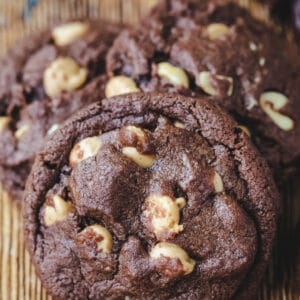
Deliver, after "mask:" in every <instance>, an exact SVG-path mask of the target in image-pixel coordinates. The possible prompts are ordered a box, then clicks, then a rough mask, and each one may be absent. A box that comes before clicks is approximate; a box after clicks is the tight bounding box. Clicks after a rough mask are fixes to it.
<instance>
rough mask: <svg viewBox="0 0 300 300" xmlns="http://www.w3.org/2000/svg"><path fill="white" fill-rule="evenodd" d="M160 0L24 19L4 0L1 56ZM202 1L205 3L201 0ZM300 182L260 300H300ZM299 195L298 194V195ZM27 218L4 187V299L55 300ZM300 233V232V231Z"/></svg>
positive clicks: (16, 2) (50, 0)
mask: <svg viewBox="0 0 300 300" xmlns="http://www.w3.org/2000/svg"><path fill="white" fill-rule="evenodd" d="M156 1H157V0H76V1H73V0H72V1H71V0H40V1H39V5H38V6H37V7H36V8H35V9H34V10H33V12H32V15H31V17H30V18H25V19H24V18H23V13H24V5H25V2H26V1H25V0H13V1H7V0H0V54H3V53H5V52H6V51H7V49H8V48H9V47H11V46H12V45H13V43H14V42H15V41H16V40H17V39H19V38H20V37H23V36H25V35H26V34H29V33H30V32H32V31H36V30H39V29H41V28H44V27H45V26H47V25H48V24H52V23H53V22H56V21H58V20H66V19H69V18H76V17H79V18H80V17H91V18H102V19H105V20H110V21H114V22H123V23H131V24H134V23H136V22H137V21H138V20H139V19H140V18H141V16H143V15H144V14H145V13H146V12H147V11H148V10H149V9H150V7H151V6H152V5H153V4H155V3H156ZM199 1H200V0H199ZM237 1H238V2H239V3H240V4H242V5H244V6H246V7H249V8H250V10H251V11H252V12H253V13H254V15H256V16H257V17H259V18H261V19H264V20H268V12H267V10H266V9H265V8H262V7H261V6H259V5H258V4H257V3H256V2H254V1H250V0H237ZM299 183H300V178H295V180H294V181H293V182H291V183H290V184H289V185H288V186H287V188H286V191H287V192H286V197H285V199H284V202H285V203H284V207H285V210H284V212H283V218H282V221H281V224H280V230H279V236H278V242H277V245H276V247H275V250H274V255H273V260H272V262H271V264H270V267H269V269H268V272H267V274H266V278H265V281H264V284H263V287H262V289H261V293H260V299H264V300H269V299H271V300H281V299H282V300H294V299H295V300H296V299H298V300H300V295H296V294H295V292H294V291H293V290H294V289H293V286H294V280H293V268H294V264H293V263H294V258H293V255H294V240H295V236H296V233H295V232H294V231H293V230H294V228H295V223H296V219H297V218H298V216H300V187H299ZM297 195H299V196H297ZM21 221H22V214H21V211H20V209H19V207H17V205H16V204H15V203H14V202H13V201H11V199H9V197H8V196H7V195H6V193H5V192H4V191H3V190H2V189H1V187H0V276H1V277H0V300H50V299H51V297H50V296H47V294H46V292H45V290H44V289H43V288H42V286H41V283H40V281H39V279H38V278H37V277H36V276H35V271H34V267H33V266H32V264H31V263H30V258H29V255H28V253H27V251H26V250H25V247H24V242H23V235H22V233H23V228H22V222H21ZM298 234H299V233H298Z"/></svg>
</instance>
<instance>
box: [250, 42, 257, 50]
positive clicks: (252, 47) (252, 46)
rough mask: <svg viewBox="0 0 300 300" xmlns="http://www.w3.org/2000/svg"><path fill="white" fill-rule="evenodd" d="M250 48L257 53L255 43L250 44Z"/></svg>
mask: <svg viewBox="0 0 300 300" xmlns="http://www.w3.org/2000/svg"><path fill="white" fill-rule="evenodd" d="M249 48H250V50H251V51H253V52H255V51H257V45H256V44H255V43H254V42H250V43H249Z"/></svg>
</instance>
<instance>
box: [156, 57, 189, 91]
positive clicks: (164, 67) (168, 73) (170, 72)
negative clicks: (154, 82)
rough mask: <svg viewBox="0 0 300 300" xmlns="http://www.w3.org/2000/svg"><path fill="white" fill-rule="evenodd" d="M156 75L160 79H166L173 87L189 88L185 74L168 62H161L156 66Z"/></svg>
mask: <svg viewBox="0 0 300 300" xmlns="http://www.w3.org/2000/svg"><path fill="white" fill-rule="evenodd" d="M157 74H158V75H159V76H160V77H163V78H167V79H168V80H169V81H170V82H171V83H172V84H173V85H175V86H183V87H185V88H187V89H188V88H189V85H190V84H189V78H188V76H187V74H186V72H185V71H184V70H183V69H181V68H179V67H175V66H173V65H171V64H170V63H168V62H161V63H159V64H158V65H157Z"/></svg>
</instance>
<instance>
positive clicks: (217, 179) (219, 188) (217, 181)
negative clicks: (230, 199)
mask: <svg viewBox="0 0 300 300" xmlns="http://www.w3.org/2000/svg"><path fill="white" fill-rule="evenodd" d="M214 187H215V192H216V193H222V192H223V191H224V185H223V181H222V178H221V176H220V174H219V173H218V172H215V175H214Z"/></svg>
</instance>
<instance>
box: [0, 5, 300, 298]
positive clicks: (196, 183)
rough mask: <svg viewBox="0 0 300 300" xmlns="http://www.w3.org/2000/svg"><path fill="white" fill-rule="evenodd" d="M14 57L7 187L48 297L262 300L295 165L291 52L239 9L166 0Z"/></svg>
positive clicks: (2, 93) (1, 93)
mask: <svg viewBox="0 0 300 300" xmlns="http://www.w3.org/2000/svg"><path fill="white" fill-rule="evenodd" d="M15 49H16V50H13V51H12V52H11V53H10V54H9V55H8V56H7V57H5V58H4V59H3V60H2V62H1V65H0V114H1V118H0V140H1V141H2V145H4V147H2V148H1V149H0V152H1V155H0V168H1V173H0V174H1V175H0V176H1V177H0V179H1V182H2V184H3V186H4V187H5V189H6V190H7V191H8V193H9V194H10V195H11V196H12V198H13V199H16V200H17V201H19V202H20V203H21V202H22V205H23V212H24V224H25V239H26V243H27V247H28V250H29V252H30V255H31V257H32V260H33V262H34V264H35V267H36V270H37V273H38V275H39V276H40V278H41V280H42V282H43V285H44V286H45V287H46V289H47V290H48V292H49V293H50V294H51V295H53V296H54V297H55V299H254V298H255V297H256V295H257V292H258V289H259V286H260V283H261V280H262V278H263V275H264V272H265V269H266V267H267V264H268V262H269V259H270V255H271V251H272V247H273V243H274V240H275V236H276V230H277V223H278V218H279V211H280V208H279V201H280V196H279V193H278V188H277V187H279V188H280V191H281V193H283V192H284V189H283V188H282V187H283V186H285V182H286V180H289V178H290V176H291V175H292V174H295V173H296V172H297V171H298V169H299V162H300V126H299V124H298V122H299V115H300V105H299V101H298V94H299V93H300V76H299V75H300V74H299V73H300V68H299V63H298V58H297V52H296V50H295V49H294V48H293V46H292V45H290V44H289V43H288V42H287V41H286V40H285V39H284V38H283V37H281V36H279V35H278V34H277V33H276V32H275V31H273V29H272V28H269V27H268V26H267V25H265V24H263V23H261V22H259V21H257V20H256V19H254V18H253V17H252V16H251V15H250V14H249V12H248V11H246V10H245V9H243V8H241V7H239V6H237V5H236V4H233V3H231V2H227V1H224V0H215V1H208V0H203V1H196V0H172V1H171V0H162V1H160V2H159V3H158V4H157V6H156V7H154V9H153V10H152V11H151V12H150V13H149V15H148V16H146V17H145V18H144V19H143V20H142V21H141V23H140V24H139V25H138V26H137V27H133V28H130V29H127V28H125V29H122V30H121V28H120V27H119V26H117V25H111V24H107V23H103V22H92V21H86V20H79V21H71V22H69V23H65V24H59V25H57V26H55V27H54V28H51V29H49V30H47V31H45V32H42V33H40V34H38V35H37V36H35V37H30V38H28V39H27V40H26V41H25V42H23V43H22V44H20V45H19V46H18V47H16V48H15ZM297 101H298V102H297ZM29 173H30V175H29ZM28 175H29V176H28ZM274 179H275V180H274ZM26 181H27V183H26V188H25V192H24V187H25V182H26ZM275 181H276V183H277V186H276V184H275Z"/></svg>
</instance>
